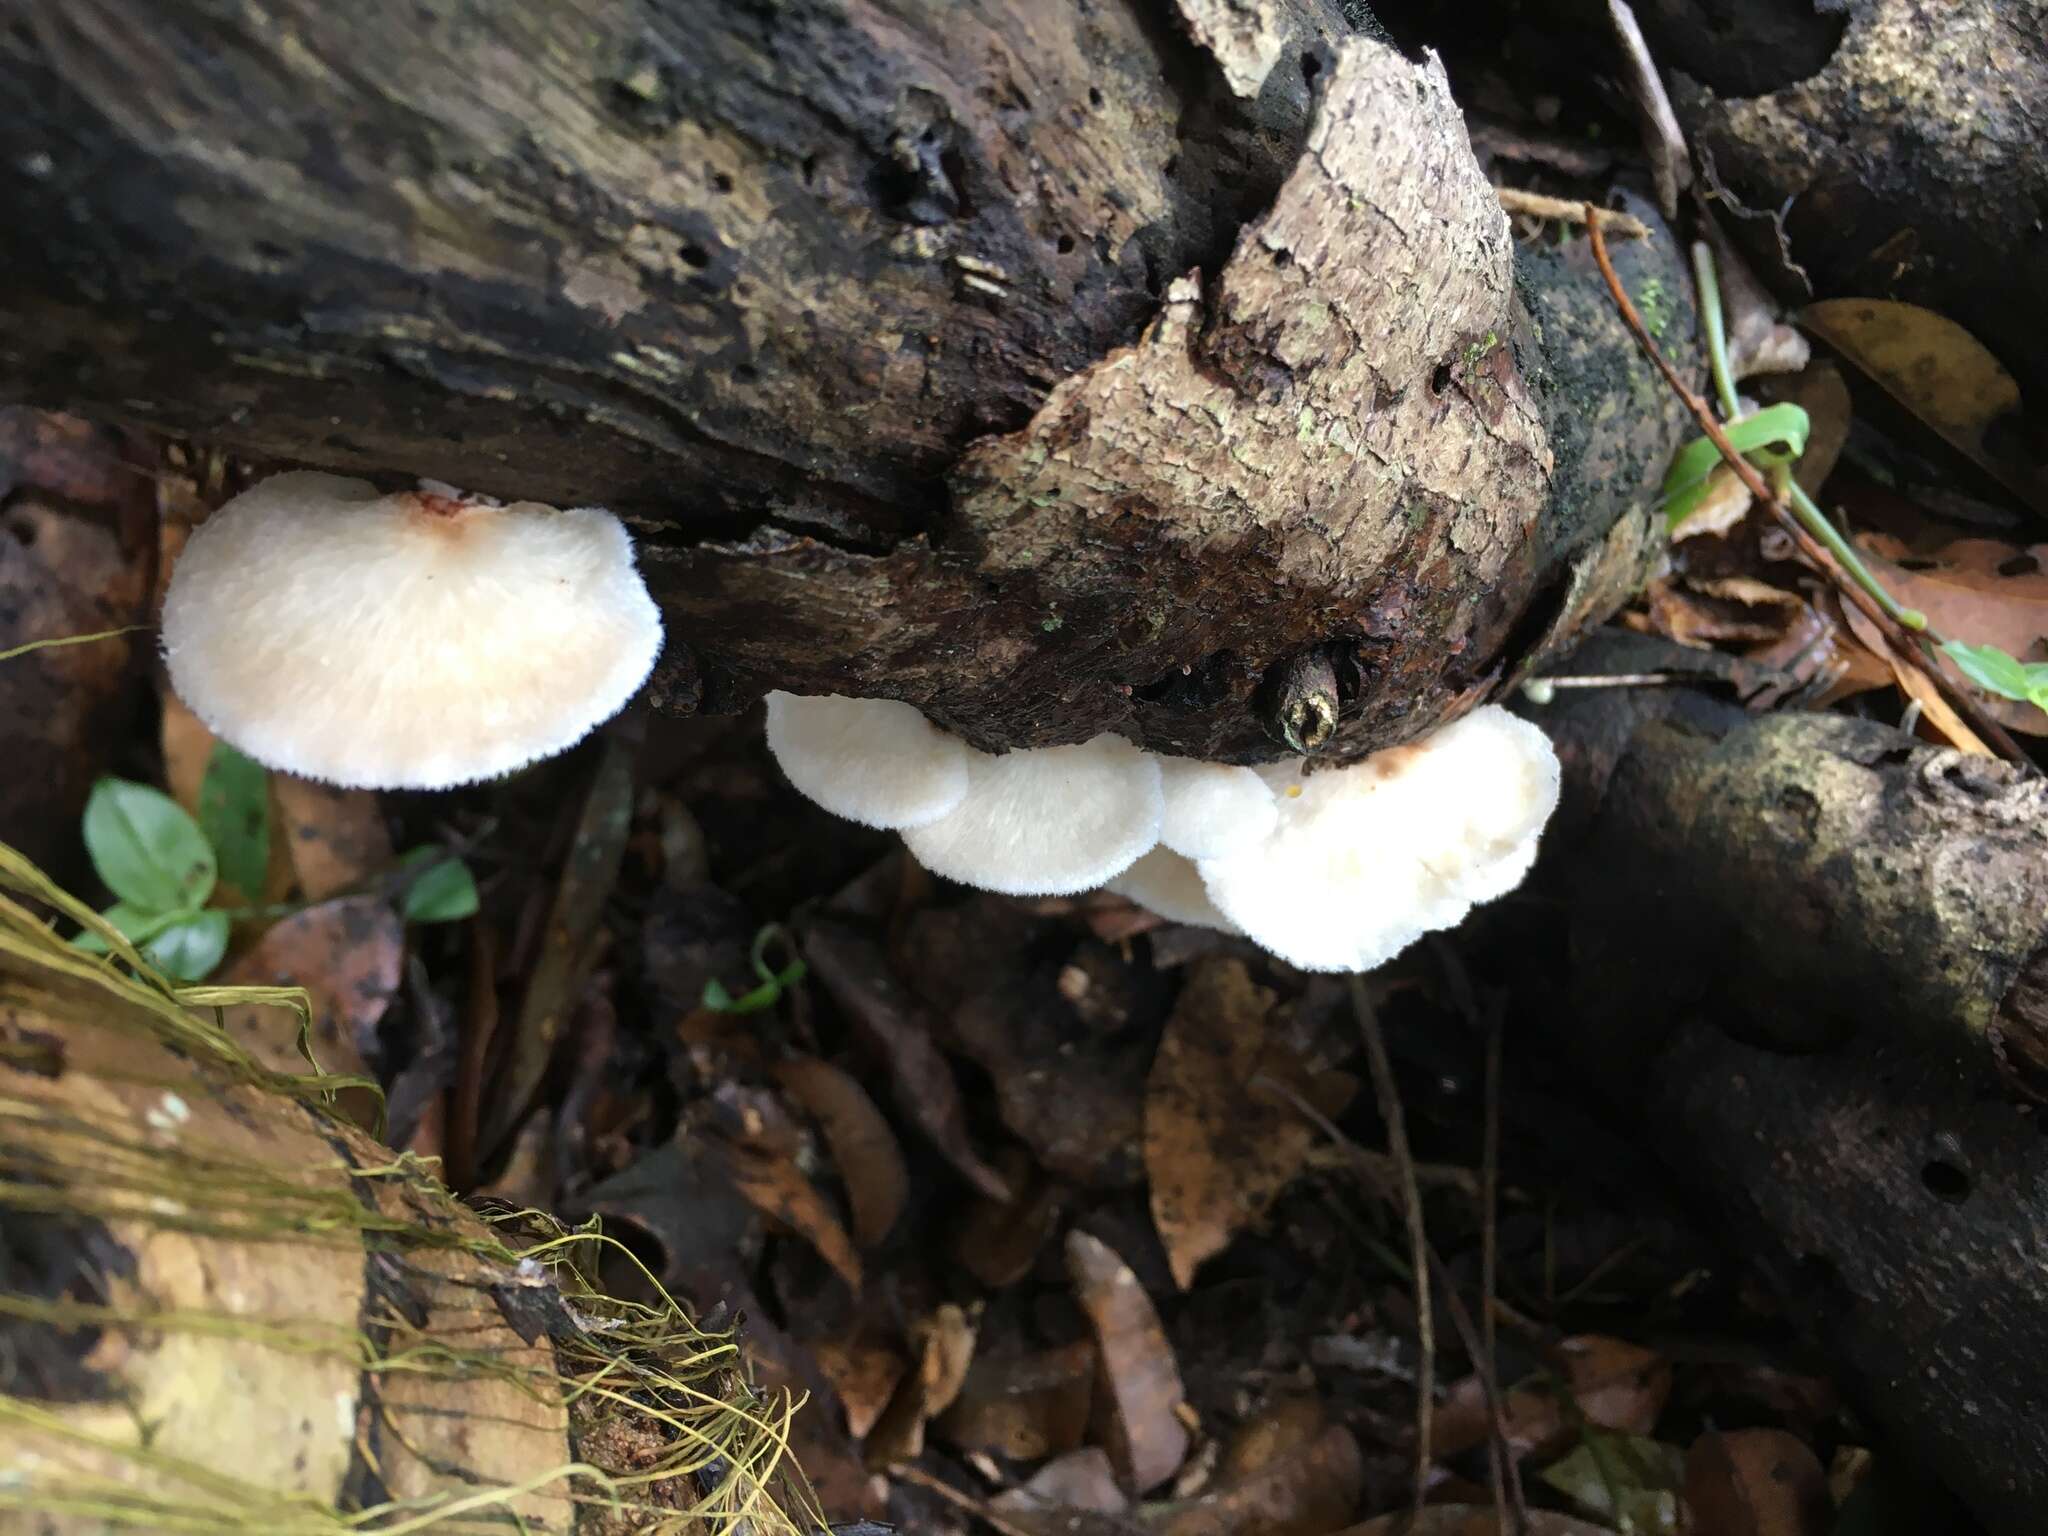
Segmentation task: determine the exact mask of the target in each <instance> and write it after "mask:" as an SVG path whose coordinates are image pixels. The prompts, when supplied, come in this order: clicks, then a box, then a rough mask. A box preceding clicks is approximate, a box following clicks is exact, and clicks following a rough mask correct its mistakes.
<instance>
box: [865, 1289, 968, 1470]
mask: <svg viewBox="0 0 2048 1536" xmlns="http://www.w3.org/2000/svg"><path fill="white" fill-rule="evenodd" d="M910 1342H911V1352H912V1354H913V1356H914V1357H915V1359H916V1361H917V1365H916V1367H915V1369H913V1370H911V1371H909V1372H908V1373H906V1374H905V1376H904V1377H903V1379H902V1380H901V1381H900V1382H898V1383H897V1384H896V1391H895V1394H894V1395H893V1396H892V1397H891V1398H890V1399H889V1406H888V1407H887V1408H885V1409H883V1410H882V1416H881V1418H880V1419H879V1420H878V1421H877V1422H876V1423H875V1426H874V1428H873V1429H872V1430H871V1431H870V1432H869V1434H868V1437H867V1444H866V1446H865V1447H864V1448H863V1449H864V1451H865V1453H866V1456H867V1463H868V1465H869V1466H870V1467H872V1468H874V1469H875V1470H876V1471H882V1470H885V1469H886V1468H889V1467H893V1466H896V1465H898V1464H899V1463H902V1462H907V1461H915V1460H916V1459H917V1457H918V1456H919V1455H921V1454H922V1453H923V1451H924V1431H925V1426H926V1425H927V1424H929V1423H930V1422H931V1421H932V1419H933V1418H934V1417H936V1416H937V1415H938V1414H941V1413H943V1412H945V1410H946V1409H947V1408H948V1407H950V1406H951V1405H952V1403H953V1400H954V1399H955V1398H956V1397H958V1396H959V1395H960V1386H961V1383H962V1382H964V1381H965V1380H966V1379H967V1372H968V1369H969V1367H970V1366H971V1365H972V1364H973V1361H974V1345H975V1332H974V1327H973V1325H972V1324H971V1323H969V1322H968V1320H967V1314H966V1313H965V1312H963V1311H961V1310H960V1308H958V1307H956V1306H954V1305H953V1304H952V1303H950V1302H948V1303H946V1304H945V1305H944V1306H941V1307H940V1308H939V1309H938V1310H937V1311H935V1312H933V1313H932V1314H931V1316H929V1317H926V1318H922V1319H920V1320H919V1322H918V1323H917V1325H916V1326H915V1327H914V1328H912V1329H911V1340H910Z"/></svg>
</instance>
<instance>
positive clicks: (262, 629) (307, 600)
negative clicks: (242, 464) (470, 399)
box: [163, 472, 661, 789]
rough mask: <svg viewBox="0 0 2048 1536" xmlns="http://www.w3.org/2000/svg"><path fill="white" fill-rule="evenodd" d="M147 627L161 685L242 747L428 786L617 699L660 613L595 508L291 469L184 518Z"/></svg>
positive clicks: (559, 731) (278, 759)
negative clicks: (465, 495) (162, 670)
mask: <svg viewBox="0 0 2048 1536" xmlns="http://www.w3.org/2000/svg"><path fill="white" fill-rule="evenodd" d="M163 647H164V659H165V661H166V663H167V664H168V665H169V668H170V676H171V683H172V686H174V687H175V688H176V689H177V691H178V694H179V696H180V697H181V698H183V699H184V701H185V702H186V703H187V704H188V705H190V706H191V708H192V710H193V712H194V713H195V714H197V715H198V716H199V718H200V719H201V720H203V721H205V722H206V724H207V726H208V727H210V728H211V729H212V730H213V731H214V732H215V733H216V734H217V735H219V736H221V737H222V738H223V739H225V740H227V741H229V742H232V743H233V744H234V745H235V746H237V747H239V748H241V749H242V750H243V751H244V752H246V753H248V754H249V755H250V756H251V757H253V758H255V759H256V760H257V761H258V762H262V763H266V764H268V765H269V766H271V767H273V768H279V769H283V770H285V771H286V772H289V773H296V774H300V775H302V776H304V777H306V778H313V779H325V780H327V781H329V782H331V783H335V784H344V785H350V786H356V787H363V788H380V789H442V788H446V787H447V786H449V785H452V784H463V783H468V782H470V781H472V780H475V779H483V778H489V777H492V776H494V775H496V774H501V773H505V772H508V771H510V770H511V769H514V768H519V767H522V766H524V765H525V764H527V763H530V762H533V761H534V760H535V759H537V758H542V757H547V756H550V755H551V754H553V753H556V752H559V751H561V750H563V749H564V748H565V747H568V746H570V745H571V744H572V743H574V742H575V741H577V740H578V739H580V738H581V737H583V736H585V735H587V734H588V733H589V732H590V730H591V729H592V728H593V727H595V726H596V725H597V724H598V723H599V722H600V721H603V720H604V719H606V718H607V717H609V716H611V715H613V714H616V713H617V712H618V711H619V710H620V709H621V708H623V707H624V705H625V704H626V702H627V701H628V700H629V699H630V698H632V696H633V694H634V693H635V692H636V691H637V690H638V689H639V687H640V685H641V683H643V682H644V681H645V680H646V678H647V674H648V672H649V671H650V670H651V669H652V667H653V665H654V661H655V658H656V656H657V655H658V654H659V653H660V650H661V615H660V613H659V611H658V610H657V609H656V608H655V605H654V601H653V599H652V598H650V597H649V596H648V594H647V588H646V586H645V584H643V583H642V581H641V580H640V576H639V573H638V572H637V571H636V570H635V569H634V565H633V543H632V540H631V538H630V537H628V535H627V533H626V530H625V528H624V526H623V525H622V524H621V523H620V522H619V520H618V519H617V518H615V517H613V516H612V515H611V513H609V512H606V511H602V510H600V509H598V508H594V507H586V508H580V509H578V510H575V511H568V512H560V511H557V510H555V509H554V508H553V507H545V506H541V505H539V504H537V503H534V502H520V503H517V504H515V505H512V506H506V507H499V506H493V505H488V504H485V503H482V502H476V501H469V500H463V499H457V498H452V497H448V496H444V495H440V494H436V493H432V492H417V491H408V492H401V493H399V494H397V495H391V496H386V495H382V494H380V493H379V492H378V491H377V490H376V488H375V487H374V486H372V485H371V484H370V483H369V482H368V481H364V480H353V479H347V478H344V477H342V476H339V475H326V474H316V473H311V472H295V473H291V474H282V475H273V476H271V477H270V478H269V479H267V480H264V481H263V482H261V483H260V484H258V485H256V486H255V487H253V488H251V489H250V490H248V491H246V492H244V493H243V494H242V495H240V496H237V497H235V498H234V499H233V500H232V501H230V502H228V503H227V505H225V506H223V507H222V508H221V509H220V510H219V511H218V512H216V513H214V514H213V515H212V516H211V517H209V518H208V519H207V520H206V522H205V523H203V524H202V525H201V526H200V528H199V530H198V531H197V532H196V533H194V534H193V535H192V538H191V539H190V541H189V542H188V543H187V544H186V546H185V549H184V551H183V553H182V554H181V555H180V556H179V558H178V563H177V566H176V568H175V570H174V571H173V573H172V578H171V584H170V588H169V590H168V591H167V592H166V593H165V596H164V612H163Z"/></svg>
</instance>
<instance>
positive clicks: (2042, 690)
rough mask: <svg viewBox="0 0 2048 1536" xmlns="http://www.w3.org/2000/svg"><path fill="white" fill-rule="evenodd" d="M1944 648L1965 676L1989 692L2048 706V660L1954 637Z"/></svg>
mask: <svg viewBox="0 0 2048 1536" xmlns="http://www.w3.org/2000/svg"><path fill="white" fill-rule="evenodd" d="M1941 649H1942V651H1943V652H1944V653H1945V654H1946V655H1947V656H1948V658H1949V660H1951V661H1953V662H1954V663H1955V664H1956V666H1957V667H1958V668H1959V669H1960V670H1961V671H1962V674H1963V676H1965V677H1967V678H1968V679H1969V680H1970V681H1971V682H1973V683H1975V684H1976V685H1977V686H1978V687H1979V688H1982V689H1983V690H1984V691H1985V692H1986V693H1995V694H1997V695H1998V696H1999V697H2000V698H2001V699H2011V700H2012V701H2013V702H2014V703H2016V704H2031V705H2033V706H2034V708H2036V709H2041V710H2048V661H2021V660H2020V659H2019V658H2018V657H2017V656H2009V655H2007V654H2006V653H2005V652H2004V651H2001V650H2000V649H1999V648H1998V647H1997V646H1995V645H1966V644H1964V643H1963V642H1962V641H1960V640H1951V641H1949V642H1948V643H1947V644H1946V645H1944V646H1942V648H1941Z"/></svg>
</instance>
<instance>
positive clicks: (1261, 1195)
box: [1145, 957, 1316, 1290]
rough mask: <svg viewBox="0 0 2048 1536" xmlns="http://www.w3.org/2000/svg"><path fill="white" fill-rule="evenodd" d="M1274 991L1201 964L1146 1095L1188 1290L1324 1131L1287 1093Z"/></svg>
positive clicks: (1171, 1236) (1175, 1251)
mask: <svg viewBox="0 0 2048 1536" xmlns="http://www.w3.org/2000/svg"><path fill="white" fill-rule="evenodd" d="M1274 1002H1275V998H1274V994H1273V993H1272V992H1271V991H1269V990H1267V989H1266V988H1264V987H1260V986H1257V985H1255V984H1254V983H1253V981H1252V979H1251V973H1250V972H1249V971H1247V970H1246V969H1245V965H1244V962H1243V961H1241V960H1237V959H1232V958H1223V957H1219V958H1214V959H1210V960H1205V961H1203V962H1201V963H1199V964H1198V965H1196V966H1195V967H1194V969H1193V971H1192V972H1191V973H1190V975H1189V977H1188V980H1187V983H1186V985H1185V986H1183V987H1182V989H1181V994H1180V998H1179V1001H1178V1002H1177V1003H1176V1004H1175V1005H1174V1010H1173V1014H1172V1016H1171V1017H1170V1018H1169V1019H1168V1020H1167V1022H1166V1032H1165V1034H1164V1035H1163V1036H1162V1038H1161V1039H1160V1042H1159V1052H1158V1055H1157V1056H1156V1057H1154V1059H1153V1063H1152V1074H1151V1078H1150V1080H1149V1081H1148V1082H1147V1084H1146V1092H1145V1172H1146V1174H1147V1177H1148V1182H1149V1185H1150V1191H1151V1202H1152V1219H1153V1222H1154V1224H1155V1225H1156V1226H1157V1227H1158V1229H1159V1236H1160V1240H1161V1241H1162V1242H1164V1243H1165V1245H1166V1255H1167V1262H1168V1263H1169V1264H1170V1265H1171V1267H1172V1269H1173V1278H1174V1281H1175V1283H1177V1284H1178V1285H1179V1286H1180V1287H1181V1289H1183V1290H1185V1289H1187V1287H1188V1286H1189V1285H1190V1284H1191V1283H1192V1282H1193V1280H1194V1275H1195V1270H1196V1268H1197V1267H1198V1266H1200V1264H1201V1263H1202V1261H1203V1260H1205V1259H1208V1258H1211V1257H1213V1256H1214V1255H1215V1254H1218V1253H1220V1252H1222V1251H1223V1249H1224V1248H1226V1247H1228V1246H1229V1244H1230V1241H1231V1239H1232V1238H1234V1237H1235V1236H1236V1235H1237V1234H1238V1233H1239V1232H1241V1231H1243V1230H1244V1228H1246V1227H1247V1226H1249V1225H1251V1224H1252V1223H1253V1222H1256V1221H1257V1220H1258V1219H1259V1218H1260V1217H1261V1216H1263V1215H1264V1214H1265V1212H1266V1209H1267V1207H1268V1206H1270V1205H1271V1204H1272V1202H1273V1200H1274V1199H1275V1198H1276V1197H1277V1196H1278V1195H1279V1194H1280V1192H1281V1191H1282V1190H1283V1189H1285V1188H1286V1187H1287V1185H1288V1184H1289V1183H1290V1182H1291V1181H1292V1180H1293V1179H1294V1178H1295V1176H1296V1175H1297V1174H1299V1173H1300V1172H1301V1171H1302V1168H1303V1165H1304V1164H1305V1163H1306V1162H1307V1160H1308V1155H1309V1151H1310V1149H1311V1148H1312V1147H1313V1146H1314V1145H1315V1140H1316V1133H1315V1130H1314V1128H1313V1127H1312V1126H1311V1125H1310V1124H1309V1123H1308V1121H1307V1120H1306V1119H1304V1118H1303V1117H1302V1116H1301V1115H1300V1114H1299V1113H1298V1112H1297V1111H1296V1110H1295V1109H1294V1108H1293V1107H1292V1106H1291V1105H1289V1104H1288V1103H1287V1102H1286V1101H1285V1099H1284V1098H1281V1097H1279V1096H1277V1095H1273V1094H1269V1093H1262V1092H1259V1091H1258V1090H1257V1089H1256V1088H1255V1087H1254V1086H1253V1083H1254V1080H1255V1079H1257V1078H1259V1077H1260V1076H1261V1075H1262V1074H1263V1075H1265V1076H1268V1077H1276V1078H1280V1079H1282V1080H1288V1079H1291V1078H1298V1077H1299V1076H1300V1072H1299V1069H1298V1068H1297V1069H1296V1070H1294V1071H1292V1072H1290V1071H1289V1070H1288V1067H1287V1052H1286V1051H1285V1049H1284V1048H1283V1046H1282V1045H1281V1043H1280V1042H1279V1041H1278V1040H1277V1039H1276V1038H1274V1036H1273V1032H1272V1021H1273V1008H1274Z"/></svg>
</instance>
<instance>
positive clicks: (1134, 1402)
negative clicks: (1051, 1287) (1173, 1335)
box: [1067, 1231, 1188, 1493]
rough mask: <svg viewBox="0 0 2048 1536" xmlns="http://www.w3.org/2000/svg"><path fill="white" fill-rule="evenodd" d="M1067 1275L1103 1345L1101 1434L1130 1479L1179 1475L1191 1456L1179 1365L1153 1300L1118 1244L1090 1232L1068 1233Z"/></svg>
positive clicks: (1140, 1482)
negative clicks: (1177, 1471)
mask: <svg viewBox="0 0 2048 1536" xmlns="http://www.w3.org/2000/svg"><path fill="white" fill-rule="evenodd" d="M1067 1274H1068V1276H1069V1277H1070V1278H1071V1279H1072V1281H1073V1285H1074V1292H1075V1296H1076V1299H1077V1300H1078V1301H1079V1302H1080V1303H1081V1310H1082V1311H1083V1312H1085V1313H1087V1314H1088V1321H1089V1323H1090V1324H1091V1325H1092V1326H1093V1328H1094V1330H1095V1342H1096V1346H1097V1348H1098V1350H1099V1351H1100V1353H1099V1356H1098V1359H1097V1373H1096V1383H1097V1396H1096V1406H1097V1417H1098V1419H1099V1420H1100V1423H1101V1430H1102V1436H1101V1438H1102V1440H1103V1442H1104V1444H1105V1446H1106V1448H1107V1449H1108V1451H1109V1457H1110V1460H1111V1461H1112V1462H1113V1463H1115V1465H1116V1468H1117V1474H1118V1476H1120V1477H1121V1478H1122V1479H1123V1481H1124V1485H1125V1486H1126V1487H1127V1488H1129V1489H1130V1490H1131V1491H1133V1492H1136V1493H1144V1492H1146V1491H1147V1490H1149V1489H1152V1488H1156V1487H1158V1486H1159V1485H1160V1484H1161V1483H1163V1482H1165V1481H1166V1480H1167V1479H1168V1478H1169V1477H1171V1476H1173V1474H1174V1472H1175V1471H1176V1470H1177V1469H1178V1468H1179V1466H1180V1464H1181V1462H1182V1460H1183V1459H1185V1458H1186V1456H1187V1452H1188V1430H1187V1426H1186V1425H1185V1424H1184V1423H1182V1422H1181V1417H1180V1412H1181V1407H1182V1404H1183V1403H1185V1401H1186V1393H1185V1391H1184V1390H1183V1388H1182V1386H1181V1379H1180V1365H1179V1363H1178V1362H1177V1361H1176V1360H1175V1359H1174V1354H1173V1346H1172V1345H1171V1344H1170V1343H1168V1342H1167V1338H1166V1330H1165V1329H1164V1328H1162V1327H1161V1326H1160V1324H1159V1314H1158V1313H1157V1312H1156V1311H1154V1310H1153V1308H1152V1302H1151V1299H1150V1298H1149V1297H1148V1296H1146V1294H1145V1290H1144V1287H1142V1286H1141V1285H1139V1284H1138V1277H1137V1276H1136V1275H1134V1274H1132V1273H1131V1269H1130V1266H1129V1265H1127V1264H1126V1263H1124V1261H1123V1260H1122V1259H1121V1258H1119V1257H1118V1256H1117V1253H1116V1250H1114V1249H1113V1248H1111V1247H1110V1246H1109V1245H1108V1244H1107V1243H1104V1242H1102V1241H1101V1240H1100V1239H1099V1238H1094V1237H1091V1236H1089V1235H1088V1234H1087V1233H1086V1232H1080V1231H1075V1232H1069V1233H1068V1234H1067Z"/></svg>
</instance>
